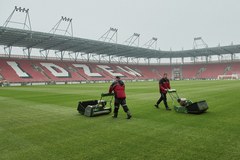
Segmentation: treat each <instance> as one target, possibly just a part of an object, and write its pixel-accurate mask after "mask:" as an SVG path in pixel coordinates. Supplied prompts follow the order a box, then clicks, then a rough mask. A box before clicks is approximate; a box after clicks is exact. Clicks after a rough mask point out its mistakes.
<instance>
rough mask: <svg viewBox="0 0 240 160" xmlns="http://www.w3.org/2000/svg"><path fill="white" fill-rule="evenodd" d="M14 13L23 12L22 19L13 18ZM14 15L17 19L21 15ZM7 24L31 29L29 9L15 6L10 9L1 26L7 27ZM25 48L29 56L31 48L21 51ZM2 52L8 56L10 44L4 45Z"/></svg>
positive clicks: (10, 48)
mask: <svg viewBox="0 0 240 160" xmlns="http://www.w3.org/2000/svg"><path fill="white" fill-rule="evenodd" d="M15 13H17V14H25V16H24V20H23V21H22V20H21V21H19V20H14V19H13V16H14V15H15ZM15 17H18V19H19V17H21V16H19V15H17V16H15ZM9 24H18V25H22V26H23V27H22V28H23V29H27V30H30V31H31V30H32V27H31V20H30V16H29V9H26V8H23V7H17V6H15V7H14V9H13V11H12V13H11V14H10V16H9V17H8V18H7V20H6V21H5V23H4V24H3V27H8V25H9ZM25 50H28V52H27V57H28V58H30V54H31V48H24V49H23V53H25ZM4 52H5V54H6V55H8V57H11V52H12V46H4Z"/></svg>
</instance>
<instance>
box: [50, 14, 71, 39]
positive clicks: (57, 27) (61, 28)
mask: <svg viewBox="0 0 240 160" xmlns="http://www.w3.org/2000/svg"><path fill="white" fill-rule="evenodd" d="M64 23H65V24H66V28H65V29H64V26H61V25H64ZM57 31H59V33H63V34H62V35H64V36H66V35H68V36H71V37H73V25H72V18H67V17H64V16H62V17H61V18H60V20H59V21H58V22H57V24H55V26H54V27H53V28H52V29H51V30H50V31H49V32H50V33H53V34H59V33H57Z"/></svg>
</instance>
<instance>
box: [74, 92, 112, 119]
mask: <svg viewBox="0 0 240 160" xmlns="http://www.w3.org/2000/svg"><path fill="white" fill-rule="evenodd" d="M113 96H114V93H102V94H101V97H100V100H88V101H80V102H78V108H77V110H78V112H79V113H80V114H82V115H85V116H88V117H94V116H98V115H104V114H109V113H111V111H112V101H113Z"/></svg>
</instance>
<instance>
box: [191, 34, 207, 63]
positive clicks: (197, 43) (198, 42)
mask: <svg viewBox="0 0 240 160" xmlns="http://www.w3.org/2000/svg"><path fill="white" fill-rule="evenodd" d="M207 48H208V45H207V43H206V42H204V40H203V39H202V37H195V38H194V39H193V49H194V50H195V49H207ZM206 52H207V51H206ZM197 59H198V58H197V57H194V58H193V61H194V63H195V62H196V61H197ZM203 59H204V58H203V56H201V60H203ZM206 60H207V56H206Z"/></svg>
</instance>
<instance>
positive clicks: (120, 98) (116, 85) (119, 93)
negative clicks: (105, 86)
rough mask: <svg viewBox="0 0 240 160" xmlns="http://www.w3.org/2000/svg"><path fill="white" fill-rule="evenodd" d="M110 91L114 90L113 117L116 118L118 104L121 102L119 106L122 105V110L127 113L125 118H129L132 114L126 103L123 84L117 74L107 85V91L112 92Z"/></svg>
mask: <svg viewBox="0 0 240 160" xmlns="http://www.w3.org/2000/svg"><path fill="white" fill-rule="evenodd" d="M112 92H114V94H115V99H114V115H113V118H117V116H118V110H119V106H120V104H121V106H122V107H123V110H124V111H125V112H126V113H127V119H130V118H131V117H132V115H131V113H130V111H129V108H128V106H127V104H126V93H125V85H124V82H123V81H122V80H121V79H120V77H119V76H116V78H115V81H114V82H113V83H112V84H111V86H110V87H109V93H112Z"/></svg>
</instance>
